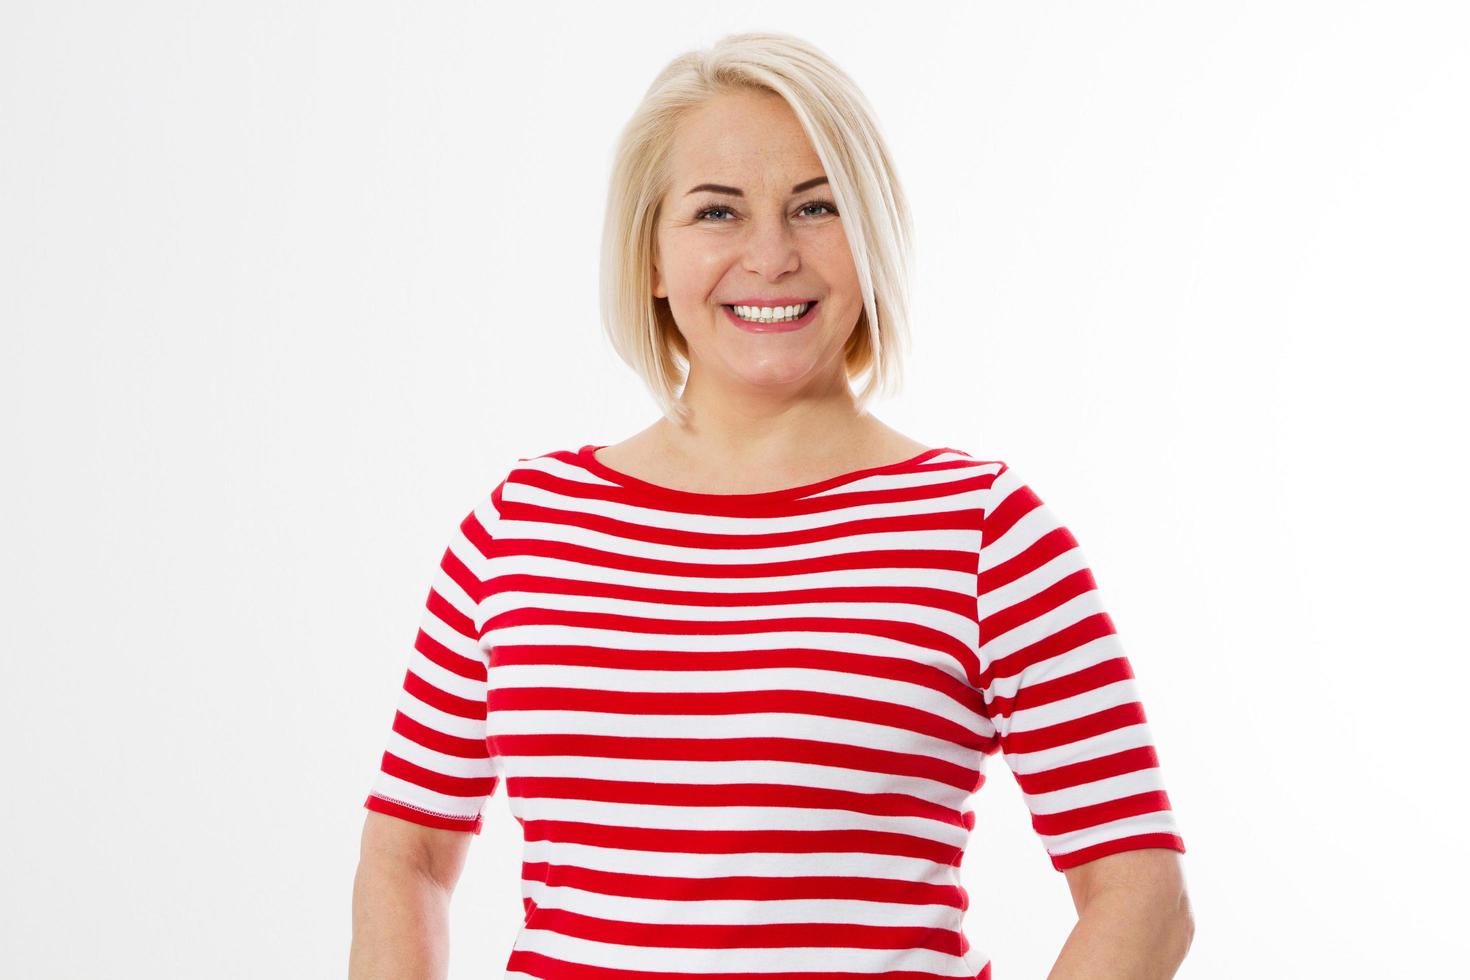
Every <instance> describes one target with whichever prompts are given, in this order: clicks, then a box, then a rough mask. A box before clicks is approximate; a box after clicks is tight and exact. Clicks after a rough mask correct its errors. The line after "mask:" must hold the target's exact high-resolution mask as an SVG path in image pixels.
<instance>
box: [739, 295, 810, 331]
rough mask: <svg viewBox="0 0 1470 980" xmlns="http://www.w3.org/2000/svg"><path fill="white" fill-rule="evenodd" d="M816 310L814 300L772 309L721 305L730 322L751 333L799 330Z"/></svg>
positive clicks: (808, 321) (767, 307)
mask: <svg viewBox="0 0 1470 980" xmlns="http://www.w3.org/2000/svg"><path fill="white" fill-rule="evenodd" d="M816 308H817V302H816V300H811V301H809V302H806V303H798V304H793V305H791V306H774V307H772V306H731V305H728V304H725V305H722V309H724V311H725V315H726V316H727V317H729V318H730V322H732V323H734V324H735V325H736V326H737V327H740V328H741V329H742V330H748V331H750V332H752V333H772V332H775V331H783V330H799V329H801V328H802V327H804V326H806V325H807V324H808V323H810V322H811V321H812V319H813V316H814V312H815V310H816Z"/></svg>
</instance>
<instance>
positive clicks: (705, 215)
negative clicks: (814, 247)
mask: <svg viewBox="0 0 1470 980" xmlns="http://www.w3.org/2000/svg"><path fill="white" fill-rule="evenodd" d="M808 208H826V209H827V213H828V214H836V213H837V205H835V204H833V203H832V202H831V201H808V202H807V203H805V204H803V205H802V206H801V207H799V208H797V213H798V214H800V213H801V212H803V211H805V210H807V209H808ZM720 211H727V212H731V213H733V211H734V209H733V208H731V207H730V206H729V205H726V204H713V205H711V206H709V207H707V208H704V209H702V210H700V211H698V212H696V213H695V215H694V220H695V221H706V220H709V215H711V214H715V213H717V212H720ZM812 217H816V218H821V217H824V215H821V214H817V215H812ZM715 223H716V224H719V223H720V222H719V221H716V222H715Z"/></svg>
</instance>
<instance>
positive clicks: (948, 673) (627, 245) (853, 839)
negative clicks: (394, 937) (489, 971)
mask: <svg viewBox="0 0 1470 980" xmlns="http://www.w3.org/2000/svg"><path fill="white" fill-rule="evenodd" d="M908 238H909V233H908V215H907V211H906V207H905V204H904V196H903V194H902V192H901V191H900V189H899V185H898V182H897V179H896V176H895V174H894V172H893V168H892V166H891V164H890V161H889V158H888V154H887V152H886V150H885V148H884V145H883V141H882V139H881V138H880V137H879V135H878V130H877V127H876V125H875V124H874V122H873V121H872V118H871V114H870V112H869V110H868V108H867V106H866V103H865V102H864V100H863V99H862V97H861V95H860V94H859V93H858V90H857V89H856V87H855V86H854V85H853V84H852V82H851V81H850V80H849V79H848V78H847V77H846V76H845V75H844V74H842V73H841V72H840V71H839V70H838V69H837V68H836V67H835V66H834V65H833V64H832V63H831V62H830V61H829V60H828V59H827V58H826V57H825V56H824V55H822V54H821V53H820V52H819V51H817V50H816V49H815V48H813V47H811V46H810V45H808V44H806V43H805V42H802V41H799V40H798V39H795V38H791V37H788V36H785V35H775V34H746V35H736V36H733V37H729V38H726V39H724V40H722V41H720V42H719V43H718V44H716V45H715V46H714V48H712V49H711V50H710V51H705V52H693V53H690V54H688V55H685V56H683V57H680V58H679V59H677V60H676V61H675V62H674V63H673V64H671V65H670V66H669V67H668V68H667V69H665V70H664V72H662V73H661V74H660V75H659V76H658V78H657V79H656V80H655V82H654V84H653V86H652V87H651V88H650V89H649V91H648V93H647V94H646V96H645V98H644V102H643V104H642V105H641V106H640V107H639V109H638V110H637V112H636V113H635V114H634V117H633V119H632V121H631V122H630V123H629V124H628V126H627V127H626V128H625V130H624V132H623V135H622V140H621V142H620V144H619V147H618V150H617V153H616V156H615V164H614V167H613V179H612V185H611V189H610V193H609V205H608V213H607V225H606V236H605V239H604V252H603V268H602V271H603V288H604V322H605V325H606V327H607V329H608V331H609V333H610V335H611V336H612V339H613V343H614V345H615V346H616V347H617V349H618V351H619V353H620V354H621V355H622V356H623V358H624V359H625V360H626V361H627V362H628V363H629V364H630V365H631V366H632V367H633V368H634V369H635V370H637V371H638V373H639V375H640V376H641V377H642V378H643V379H644V381H645V382H646V383H647V384H648V386H649V388H650V389H651V390H652V391H653V393H654V395H655V397H656V398H657V400H658V401H659V403H660V405H661V406H662V407H663V409H664V416H663V417H662V418H661V419H659V420H658V422H656V423H655V424H654V425H652V426H650V427H649V428H648V429H646V430H644V431H643V432H642V433H639V434H637V435H635V436H634V437H633V438H631V439H628V440H626V441H625V442H623V443H621V444H616V445H603V444H600V443H596V442H587V443H584V444H583V445H581V446H580V448H575V449H573V448H570V447H568V448H563V449H558V450H553V451H551V452H546V453H542V454H540V455H537V456H532V457H524V458H521V459H520V460H518V463H517V465H516V466H514V467H512V469H511V472H510V473H509V474H507V475H506V476H505V478H504V479H503V480H501V481H500V482H499V484H498V485H496V486H495V487H494V488H493V489H492V490H491V491H490V492H489V493H488V494H486V495H485V496H484V497H483V498H482V499H481V500H480V501H479V502H478V503H477V504H476V505H475V507H474V508H473V509H472V510H471V512H470V513H469V514H467V515H466V516H465V517H464V519H463V521H462V522H461V523H460V525H459V528H458V531H457V532H456V533H455V535H454V536H453V538H452V540H451V542H450V544H449V546H448V548H446V549H445V551H444V554H443V558H442V560H441V562H440V565H439V568H438V571H437V572H436V574H435V577H434V581H433V587H432V588H431V590H430V593H429V596H428V598H427V601H426V603H425V606H424V610H423V618H422V621H421V629H420V631H419V634H418V637H417V639H416V641H415V643H414V646H413V650H412V652H411V653H410V655H409V665H408V669H407V670H406V671H405V673H404V678H403V685H402V696H401V700H400V703H399V709H398V712H397V714H396V715H395V717H394V723H393V727H392V733H391V734H390V736H389V741H388V746H387V749H386V751H385V752H384V753H383V755H382V761H381V764H380V767H379V771H378V773H377V777H376V781H375V783H374V785H373V787H372V790H371V792H370V793H369V795H368V797H367V800H366V803H365V805H366V806H367V808H368V809H369V810H370V811H372V816H373V817H374V818H383V819H384V820H387V821H388V825H389V826H386V827H385V826H384V825H383V823H382V822H381V821H378V822H377V823H375V824H374V825H373V826H374V828H375V829H374V833H376V834H378V835H380V837H381V838H382V839H383V840H384V841H385V842H386V843H384V844H383V845H382V848H383V850H384V851H391V852H397V853H407V854H419V855H429V857H425V858H422V859H420V860H421V861H422V862H423V863H424V865H425V866H426V867H427V868H429V869H444V868H449V869H457V867H458V866H459V864H460V863H461V862H462V860H463V851H462V845H461V844H459V843H456V842H455V841H454V838H456V837H466V836H468V835H472V834H475V833H478V832H479V830H480V827H481V824H480V820H481V814H482V812H483V808H484V806H485V805H486V803H487V801H488V800H489V799H490V798H491V796H492V795H493V794H494V793H495V790H496V787H497V786H500V785H502V784H503V785H504V787H505V796H506V797H507V802H508V804H509V806H510V808H511V812H512V813H513V814H514V816H515V817H516V819H517V821H519V823H520V825H521V827H522V828H523V830H524V833H525V860H524V862H523V864H522V869H523V878H522V897H523V899H524V906H525V909H526V917H525V920H524V922H523V923H522V924H521V928H520V930H519V932H518V934H517V936H516V941H515V947H514V949H513V950H512V951H511V955H510V958H509V961H508V963H507V971H508V972H507V974H506V976H507V977H510V978H515V980H526V978H533V977H534V978H541V980H587V978H594V977H607V978H612V977H635V976H636V977H653V976H661V977H668V978H671V980H672V978H678V980H691V978H695V977H734V976H740V977H751V976H757V975H763V976H771V977H776V976H779V977H781V978H783V980H800V978H811V980H817V978H826V977H836V976H842V977H857V976H872V977H892V978H898V977H902V978H904V980H940V978H966V980H989V978H990V977H991V965H990V962H989V958H988V957H987V956H986V955H985V954H984V953H982V952H981V951H980V950H979V949H977V948H974V947H972V946H971V945H970V942H969V939H968V937H967V936H966V935H965V932H964V928H963V919H964V912H965V910H966V909H967V908H968V905H969V901H968V896H967V894H966V892H965V889H964V888H963V887H961V885H960V881H959V874H958V868H959V865H960V861H961V858H962V856H963V855H964V852H965V848H966V844H967V842H968V839H969V835H970V831H971V830H972V829H973V827H974V811H973V809H971V808H970V806H969V800H970V798H971V796H972V794H974V793H975V792H976V791H977V790H979V789H980V788H981V786H982V785H983V784H984V782H985V772H986V763H987V760H988V758H989V757H991V756H993V755H1001V756H1003V757H1004V759H1005V760H1006V762H1007V763H1008V764H1009V765H1010V768H1011V770H1012V771H1013V772H1014V773H1015V775H1016V777H1017V780H1018V782H1019V783H1020V785H1021V788H1022V792H1023V795H1024V797H1025V800H1026V803H1027V806H1028V807H1029V808H1030V816H1031V824H1032V827H1033V828H1034V829H1035V831H1036V834H1037V838H1038V840H1039V842H1040V844H1041V847H1042V848H1043V849H1044V852H1045V854H1046V856H1047V858H1048V859H1049V860H1050V863H1051V866H1052V867H1053V868H1055V869H1056V870H1058V871H1061V872H1065V873H1066V874H1067V876H1068V883H1069V885H1071V886H1072V888H1073V894H1074V896H1076V902H1077V906H1078V908H1079V909H1080V910H1082V911H1083V916H1082V917H1081V919H1080V920H1079V930H1078V931H1077V932H1075V933H1074V936H1073V937H1072V940H1071V941H1069V943H1068V946H1067V950H1068V952H1067V954H1066V955H1067V956H1069V957H1070V959H1071V961H1072V962H1071V969H1073V970H1077V969H1078V968H1079V966H1085V967H1086V969H1087V971H1088V972H1087V973H1086V975H1088V976H1098V975H1100V974H1098V973H1097V972H1096V970H1097V969H1098V968H1099V965H1100V964H1102V965H1105V967H1106V969H1107V972H1108V975H1110V976H1149V977H1166V976H1169V975H1171V974H1172V972H1173V968H1174V966H1176V965H1177V963H1178V961H1179V959H1180V958H1182V955H1183V951H1182V946H1183V945H1186V944H1187V930H1188V919H1187V918H1186V917H1185V916H1184V915H1182V914H1181V911H1180V910H1181V908H1182V907H1183V906H1182V900H1183V891H1182V885H1181V879H1180V876H1179V871H1178V865H1177V855H1178V853H1179V852H1181V851H1183V849H1184V844H1183V839H1182V837H1181V836H1180V834H1179V831H1178V828H1177V826H1176V825H1175V823H1174V817H1173V811H1172V808H1171V806H1170V802H1169V799H1168V796H1167V794H1166V793H1165V792H1164V787H1163V780H1162V775H1161V770H1160V765H1159V758H1158V755H1157V753H1156V751H1155V749H1154V746H1153V740H1152V736H1151V733H1150V730H1149V726H1148V724H1147V719H1146V717H1145V715H1144V711H1143V706H1142V703H1141V700H1140V694H1139V689H1138V687H1137V686H1136V684H1135V682H1134V677H1133V672H1132V668H1131V666H1130V664H1129V662H1128V659H1127V656H1126V655H1125V654H1124V652H1123V650H1122V646H1121V643H1120V641H1119V640H1118V637H1117V634H1116V631H1115V629H1114V627H1113V623H1112V620H1111V619H1110V618H1109V616H1108V614H1107V612H1106V610H1105V608H1104V606H1103V603H1102V600H1101V598H1100V593H1099V591H1098V588H1097V583H1096V581H1095V580H1094V578H1093V576H1092V573H1091V570H1090V569H1089V567H1088V565H1087V562H1086V561H1085V560H1084V558H1083V556H1082V552H1081V550H1080V548H1079V547H1078V545H1077V542H1076V539H1075V538H1073V537H1072V535H1071V533H1070V531H1068V529H1067V528H1066V527H1065V526H1064V525H1062V524H1061V523H1060V521H1059V520H1058V519H1057V518H1056V517H1055V516H1054V515H1053V514H1052V513H1051V511H1050V510H1049V509H1048V508H1047V507H1046V506H1045V505H1043V504H1042V502H1041V498H1040V497H1039V496H1037V495H1036V494H1035V493H1034V492H1033V491H1032V490H1031V488H1030V487H1029V486H1027V485H1026V484H1025V483H1024V482H1023V481H1022V479H1021V478H1020V477H1019V476H1018V475H1017V473H1016V471H1015V470H1014V469H1012V468H1011V467H1010V466H1009V465H1007V464H1006V463H1005V462H1002V461H1000V460H996V459H990V458H986V457H985V456H983V455H979V456H976V455H971V454H970V453H967V452H965V451H964V450H962V449H955V448H950V447H929V446H925V445H923V444H922V443H919V442H915V441H914V440H910V439H908V438H906V437H904V436H902V435H901V434H899V433H897V432H895V431H894V430H892V429H889V428H888V427H887V426H885V425H883V424H882V423H881V422H879V421H878V420H876V419H875V418H873V416H872V415H870V414H868V413H867V412H865V411H864V410H863V408H862V405H863V402H864V401H865V400H866V399H867V398H868V397H869V396H870V395H871V394H872V393H873V392H874V391H875V390H878V389H879V388H880V387H881V385H882V383H883V382H891V381H893V380H894V379H895V378H896V376H897V372H898V351H899V346H900V343H899V342H900V338H904V337H906V330H907V302H906V296H907V292H906V288H905V285H904V283H905V277H906V259H905V255H906V254H907V249H908ZM856 378H863V379H864V383H863V385H862V388H861V391H860V392H857V393H854V391H853V390H852V383H853V381H854V379H856ZM456 831H457V832H459V833H458V834H456V833H454V832H456ZM414 833H420V836H418V837H413V836H411V835H413V834H414ZM457 873H458V872H457V870H451V871H449V872H444V871H442V870H430V871H429V872H428V873H427V874H407V875H404V876H402V877H403V878H404V880H407V881H409V882H415V881H419V882H422V881H423V880H425V879H426V878H431V879H432V880H434V881H436V882H439V881H448V882H450V884H451V885H452V879H453V877H454V875H456V874H457ZM364 891H369V889H368V888H367V886H364ZM389 893H390V894H398V893H397V892H393V891H392V889H389ZM1099 896H1101V897H1102V899H1104V900H1099ZM365 901H366V900H365ZM365 908H368V907H367V906H366V905H365ZM384 914H388V913H384ZM362 918H363V919H364V920H365V921H367V920H370V919H371V918H372V916H371V910H370V908H368V910H367V911H364V913H363V915H362ZM401 945H402V946H403V947H405V948H410V949H418V948H422V947H423V942H422V937H418V938H416V939H415V941H413V942H407V943H404V944H401ZM1059 964H1062V966H1063V967H1065V966H1066V964H1063V963H1062V961H1060V960H1059ZM405 966H408V964H405ZM426 972H427V971H426ZM383 975H417V971H416V970H414V969H409V968H404V969H399V970H389V971H385V972H384V974H383ZM1065 975H1067V974H1065V973H1054V974H1053V976H1054V977H1056V978H1058V980H1060V978H1061V977H1063V976H1065ZM1072 975H1074V976H1079V977H1080V976H1082V975H1084V974H1083V973H1081V972H1076V973H1073V974H1072Z"/></svg>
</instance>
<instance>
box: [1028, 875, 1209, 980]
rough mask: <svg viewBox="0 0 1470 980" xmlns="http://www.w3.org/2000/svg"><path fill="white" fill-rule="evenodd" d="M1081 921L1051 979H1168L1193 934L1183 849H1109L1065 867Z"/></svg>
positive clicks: (1065, 945)
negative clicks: (1181, 851)
mask: <svg viewBox="0 0 1470 980" xmlns="http://www.w3.org/2000/svg"><path fill="white" fill-rule="evenodd" d="M1063 873H1064V874H1065V875H1066V876H1067V886H1068V887H1069V888H1070V889H1071V890H1072V903H1073V904H1074V905H1075V906H1076V907H1077V925H1076V926H1074V927H1073V929H1072V932H1071V934H1070V935H1068V936H1067V941H1066V943H1065V944H1063V946H1062V951H1061V954H1060V955H1058V957H1057V961H1056V965H1054V966H1053V967H1052V969H1051V972H1050V973H1048V974H1047V980H1170V978H1171V977H1173V976H1174V973H1175V971H1176V970H1178V969H1179V964H1180V963H1181V962H1183V960H1184V954H1185V953H1187V952H1188V951H1189V944H1190V942H1191V941H1192V940H1193V939H1194V915H1193V913H1192V911H1191V910H1190V907H1189V894H1188V892H1187V891H1186V890H1185V886H1184V869H1183V867H1182V865H1181V862H1180V859H1179V852H1177V851H1175V850H1172V849H1170V848H1162V847H1150V848H1142V849H1139V850H1133V851H1122V852H1119V853H1117V854H1109V855H1106V856H1104V857H1100V858H1098V859H1096V860H1094V861H1088V862H1087V863H1086V864H1079V865H1077V866H1076V867H1074V868H1068V869H1066V870H1065V871H1064V872H1063Z"/></svg>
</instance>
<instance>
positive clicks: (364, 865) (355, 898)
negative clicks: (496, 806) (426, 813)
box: [347, 811, 474, 980]
mask: <svg viewBox="0 0 1470 980" xmlns="http://www.w3.org/2000/svg"><path fill="white" fill-rule="evenodd" d="M473 836H474V835H473V834H471V833H469V832H466V831H461V830H440V829H438V828H435V827H425V826H421V825H419V824H416V823H411V822H410V821H407V820H400V819H399V818H397V817H393V816H389V815H387V814H384V813H377V812H373V811H369V812H368V814H367V820H366V822H365V823H364V824H363V829H362V847H361V852H360V854H359V857H358V864H357V876H356V878H355V879H354V880H353V883H352V950H351V953H350V955H349V959H348V966H347V977H348V980H445V978H447V977H448V976H449V902H450V898H451V896H452V895H453V894H454V886H455V885H456V884H457V883H458V881H459V875H460V872H461V871H462V870H463V869H464V864H465V858H466V856H467V855H468V853H469V847H470V840H471V838H472V837H473Z"/></svg>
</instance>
